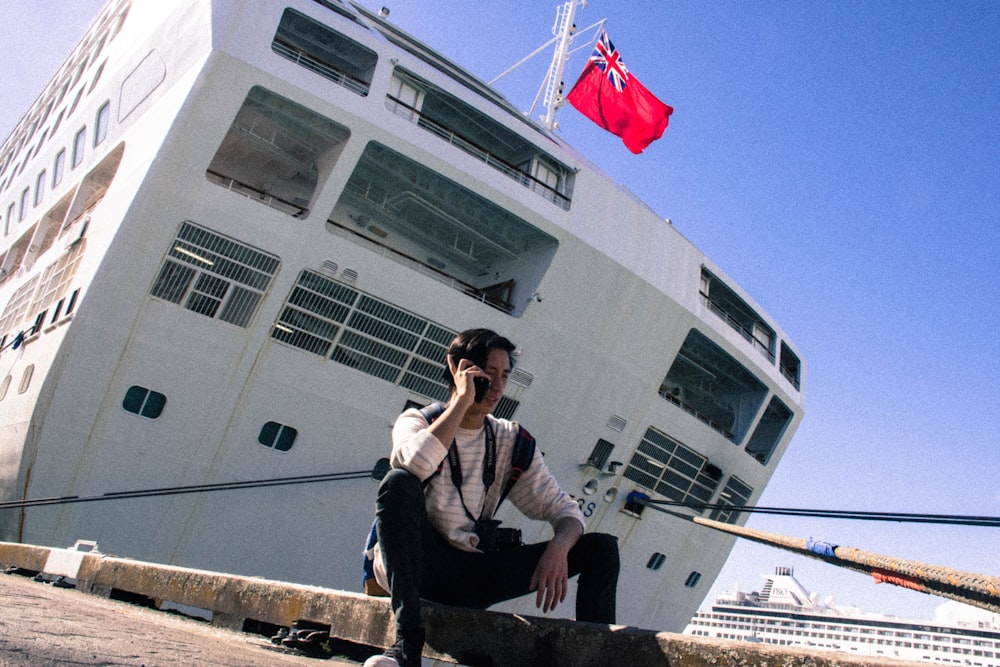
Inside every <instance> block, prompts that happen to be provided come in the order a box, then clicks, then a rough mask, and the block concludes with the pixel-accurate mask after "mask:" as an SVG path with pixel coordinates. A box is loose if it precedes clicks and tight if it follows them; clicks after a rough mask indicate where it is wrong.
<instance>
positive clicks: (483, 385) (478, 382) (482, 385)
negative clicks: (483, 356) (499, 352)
mask: <svg viewBox="0 0 1000 667" xmlns="http://www.w3.org/2000/svg"><path fill="white" fill-rule="evenodd" d="M472 383H473V385H475V387H476V403H481V402H482V401H483V399H484V398H486V392H487V391H489V390H490V384H492V383H491V382H490V381H489V379H488V378H484V377H474V378H472Z"/></svg>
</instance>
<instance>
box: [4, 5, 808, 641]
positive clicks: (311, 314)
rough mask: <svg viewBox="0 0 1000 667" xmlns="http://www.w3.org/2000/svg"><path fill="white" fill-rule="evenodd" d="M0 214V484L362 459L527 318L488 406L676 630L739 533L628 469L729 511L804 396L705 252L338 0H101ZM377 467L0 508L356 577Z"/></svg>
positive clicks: (163, 554) (216, 474) (159, 543)
mask: <svg viewBox="0 0 1000 667" xmlns="http://www.w3.org/2000/svg"><path fill="white" fill-rule="evenodd" d="M0 226H2V230H3V238H2V246H0V254H2V261H0V271H2V277H0V281H2V282H0V307H2V308H3V310H2V313H0V348H2V351H0V373H2V376H0V500H3V501H17V500H24V499H36V498H54V497H60V498H62V497H69V496H79V497H91V496H95V495H102V494H107V493H115V492H123V491H133V490H137V489H169V488H177V487H182V486H190V485H199V484H224V483H229V482H237V481H245V480H262V479H274V478H288V477H305V476H309V475H314V474H316V473H339V472H347V471H366V470H371V469H372V468H373V466H374V465H375V463H376V461H377V460H378V459H379V458H381V457H383V456H385V455H386V454H387V453H388V449H389V430H390V427H391V424H392V422H393V420H394V418H395V416H396V415H397V414H398V413H399V412H400V411H402V410H403V409H404V408H406V407H407V406H409V405H413V404H426V403H428V402H431V401H434V400H443V399H446V388H445V386H444V384H443V382H442V380H441V368H442V367H443V365H444V350H445V348H446V346H447V344H448V342H449V341H450V339H451V338H452V337H453V336H454V334H455V333H456V332H457V331H460V330H462V329H465V328H468V327H472V326H485V327H489V328H492V329H495V330H497V331H500V332H502V333H503V334H504V335H507V336H508V337H510V338H511V339H512V340H513V341H514V342H515V343H517V344H518V345H519V351H518V355H517V364H516V367H515V369H514V372H513V375H512V377H511V381H510V383H509V385H508V389H507V395H506V396H505V398H504V400H503V402H502V404H501V406H500V407H499V408H498V414H499V416H503V417H508V418H512V419H516V420H518V421H520V422H522V423H524V424H525V425H526V426H528V427H529V428H530V429H531V431H532V433H533V434H534V435H535V436H536V438H537V439H538V442H539V446H540V448H541V449H542V450H543V451H544V452H545V454H546V463H547V465H548V466H549V467H550V469H552V470H553V472H554V473H555V474H556V476H557V477H558V478H559V479H560V481H561V483H562V484H563V486H564V488H566V489H567V491H569V492H570V493H572V494H574V495H575V497H577V498H578V500H579V502H580V504H581V506H582V507H583V510H584V514H585V515H586V517H587V520H588V529H590V530H601V531H605V532H611V533H614V534H616V535H617V536H618V537H619V539H620V542H621V546H622V562H623V576H622V582H621V585H620V588H619V619H620V621H621V622H623V623H628V624H633V625H639V626H645V627H655V628H659V629H667V630H680V629H681V628H683V627H684V624H685V623H686V622H687V621H688V619H689V618H690V617H691V614H692V613H693V612H694V611H695V609H696V608H697V606H698V604H699V603H700V602H701V599H702V598H703V596H704V594H705V591H706V590H708V588H709V586H710V585H711V582H712V581H713V580H714V579H715V577H716V575H717V574H718V571H719V569H720V568H721V567H722V565H723V563H724V562H725V559H726V556H727V555H728V553H729V550H730V548H731V546H732V542H733V539H734V538H732V537H729V536H726V535H721V534H714V533H710V532H708V531H707V530H706V529H704V528H700V527H698V526H695V525H694V524H692V523H691V522H690V521H688V520H686V519H685V516H693V515H694V514H696V513H697V512H698V511H697V510H686V509H681V510H678V513H679V514H680V515H681V516H677V517H675V516H669V515H666V514H662V513H657V512H653V511H650V510H647V511H643V510H644V507H643V506H642V504H641V503H635V502H634V498H635V496H634V494H633V493H632V492H633V491H634V492H638V493H644V494H647V495H649V496H652V497H654V498H667V499H670V500H676V501H685V500H691V501H695V502H699V503H714V504H718V505H720V506H721V507H719V508H717V509H714V510H711V511H707V510H706V511H704V512H703V514H705V515H706V516H711V518H715V519H719V520H723V521H735V522H740V523H742V522H743V521H744V520H745V515H742V516H741V515H740V513H739V507H740V506H741V505H747V504H752V503H753V502H754V501H755V500H756V499H757V498H758V497H759V495H760V493H761V492H762V490H763V488H764V486H765V485H766V483H767V481H768V479H769V478H770V477H771V475H772V473H773V471H774V468H775V465H776V464H777V462H778V460H779V459H780V458H781V455H782V454H783V453H784V451H785V449H786V448H787V446H788V444H789V442H790V440H791V437H792V434H793V433H794V431H795V429H796V427H797V426H798V424H799V422H800V420H801V419H802V415H803V389H804V383H805V364H804V362H803V361H802V359H801V356H800V354H799V352H798V351H797V349H796V348H795V346H794V344H793V343H792V342H791V341H790V340H789V339H788V337H787V336H786V335H785V333H784V332H783V331H782V329H781V328H780V327H779V326H778V324H777V323H776V322H774V321H773V320H772V318H771V317H770V316H768V315H767V314H766V313H765V312H764V311H763V310H762V309H761V308H760V307H759V306H758V305H757V304H756V303H755V302H754V301H753V299H752V298H751V297H750V296H749V295H748V294H746V293H745V292H744V291H743V290H742V289H741V288H740V287H739V286H737V285H736V284H735V283H734V282H733V281H732V280H731V279H730V278H729V277H728V276H727V275H726V273H725V272H724V271H723V270H722V269H721V268H719V267H717V266H715V265H714V264H713V263H712V262H711V260H710V259H709V258H707V257H706V256H705V255H704V254H703V253H701V252H700V251H699V250H698V249H697V248H695V247H694V246H692V245H691V244H690V243H689V242H688V241H687V240H686V239H684V237H683V236H682V235H681V234H680V233H679V232H678V231H677V230H676V229H674V227H673V226H672V225H671V224H669V222H668V221H665V220H664V219H663V218H661V217H660V216H658V215H657V214H656V213H655V212H654V211H652V210H651V209H650V208H648V207H647V206H645V205H644V204H643V203H641V202H639V201H637V200H636V199H635V198H634V196H632V195H631V194H629V193H628V192H627V191H626V190H625V189H624V188H622V187H620V186H618V185H617V184H615V183H614V182H612V181H611V180H610V179H609V178H608V177H607V176H606V175H604V174H603V173H601V172H600V171H599V170H597V169H596V168H595V167H594V166H593V165H591V164H590V163H589V162H588V161H587V160H586V159H585V158H584V157H582V156H581V155H579V154H578V153H576V152H575V151H574V150H572V149H571V148H570V147H569V146H567V145H565V144H564V142H562V141H561V140H560V138H559V137H558V136H556V135H554V134H552V133H551V132H549V131H547V130H546V129H544V128H543V127H542V126H540V125H538V124H537V123H535V122H533V121H532V120H530V119H529V118H527V117H526V116H525V115H524V114H522V113H520V112H519V111H517V110H516V109H515V108H514V107H513V106H512V105H511V104H510V103H508V102H507V101H506V100H505V99H504V98H503V97H502V96H501V95H500V94H499V93H497V92H496V91H495V90H493V89H492V88H490V87H489V86H487V85H486V84H484V83H483V82H481V81H480V80H479V79H477V78H476V77H474V76H473V75H471V74H469V73H468V72H466V71H464V70H463V69H461V68H460V67H459V66H457V65H455V64H454V63H452V62H450V61H448V60H447V59H445V58H444V57H443V56H441V55H440V54H438V53H437V52H435V51H434V50H433V49H432V48H430V47H428V46H426V45H424V44H422V43H420V42H419V41H417V40H416V39H414V38H413V37H411V36H409V35H407V34H405V33H404V32H402V31H401V30H399V29H398V28H397V27H396V26H394V25H392V24H391V23H390V22H388V20H387V19H386V18H385V17H381V16H379V15H378V14H376V13H373V12H370V11H369V10H367V9H365V8H364V7H363V6H360V5H358V4H348V3H341V2H339V0H316V1H312V0H285V1H273V0H266V1H263V0H254V1H253V2H250V1H240V0H171V1H165V0H111V2H109V3H108V4H107V5H106V6H105V7H104V9H103V10H102V12H101V13H100V15H99V16H98V17H97V19H96V20H95V22H94V23H93V24H92V25H91V27H90V29H89V30H88V32H87V33H86V34H85V35H84V37H83V39H82V40H81V41H80V43H79V44H78V46H77V47H76V49H75V50H74V51H73V53H72V54H71V55H70V57H69V58H68V59H67V61H66V63H65V64H64V66H63V67H62V68H61V69H60V70H59V71H58V72H57V73H56V75H55V77H54V78H53V79H52V81H51V82H50V84H49V85H48V87H47V88H46V89H45V90H44V91H43V93H42V94H41V95H40V96H39V98H38V99H37V100H35V102H34V103H33V104H32V105H31V106H30V108H29V109H28V111H27V113H26V114H25V116H24V117H23V119H22V120H21V122H20V123H19V124H18V125H17V126H16V127H15V128H13V130H12V131H11V133H10V135H9V136H8V138H7V140H6V142H5V143H4V144H3V147H2V149H0ZM375 489H376V483H375V482H374V481H373V480H372V479H370V478H368V479H352V480H344V481H337V482H324V483H312V484H294V485H290V484H282V485H275V486H268V487H264V488H255V489H252V490H230V491H215V492H210V493H209V492H205V493H198V494H190V493H185V494H166V493H165V494H164V495H159V496H155V497H147V498H131V499H128V500H123V499H117V500H115V499H109V500H106V501H101V502H87V503H72V502H67V503H65V504H59V505H51V506H40V507H19V508H13V509H0V539H3V540H9V541H22V542H28V543H37V544H45V545H53V546H66V545H69V544H72V543H73V542H74V541H76V540H77V539H87V540H93V541H96V542H97V543H98V544H99V546H100V548H101V549H102V550H103V551H105V552H107V553H114V554H118V555H123V556H130V557H135V558H140V559H144V560H152V561H159V562H164V563H172V564H178V565H184V566H190V567H198V568H204V569H211V570H221V571H227V572H233V573H239V574H249V575H261V576H266V577H270V578H276V579H284V580H291V581H297V582H303V583H310V584H317V585H323V586H330V587H336V588H344V589H348V590H356V589H357V588H358V587H359V585H360V584H359V582H360V570H359V567H360V565H359V563H360V556H359V554H360V549H361V545H362V542H363V539H364V535H365V532H366V530H367V527H368V526H369V525H370V522H371V517H372V511H373V504H374V494H375ZM507 511H508V512H510V509H509V508H508V509H507ZM500 518H502V519H504V520H505V521H507V522H511V521H515V519H516V517H514V516H513V515H512V514H507V515H504V516H501V517H500ZM524 527H526V528H527V526H524ZM547 534H548V533H547V530H546V528H545V527H544V526H541V527H531V528H529V529H528V530H526V531H525V539H532V540H537V539H544V538H545V537H546V536H547ZM518 605H524V606H523V608H522V607H519V606H518ZM507 608H511V609H520V610H523V611H525V612H527V613H535V610H534V607H533V605H531V604H530V603H525V602H515V603H512V605H510V606H509V607H507ZM567 609H568V610H572V605H571V604H567V605H563V606H561V607H560V608H559V613H567V612H566V610H567ZM569 613H571V611H570V612H569Z"/></svg>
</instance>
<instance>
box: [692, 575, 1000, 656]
mask: <svg viewBox="0 0 1000 667" xmlns="http://www.w3.org/2000/svg"><path fill="white" fill-rule="evenodd" d="M819 597H820V596H819V595H817V594H816V593H809V591H807V590H806V589H805V588H804V587H803V586H802V584H800V583H799V581H798V580H797V579H796V578H795V573H794V571H793V569H792V568H790V567H777V568H775V571H774V574H773V575H768V576H766V577H765V583H764V585H763V586H762V587H761V590H760V591H755V592H752V593H744V592H741V591H739V590H737V591H735V592H731V593H723V594H722V595H720V597H719V598H718V599H717V600H715V602H714V603H713V604H712V606H711V609H710V610H709V611H699V612H698V613H697V614H696V615H695V616H694V618H692V619H691V623H690V624H689V625H688V626H687V628H685V630H684V634H687V635H694V636H697V637H713V638H717V639H732V640H739V641H751V642H761V643H765V644H774V645H778V646H793V647H799V648H805V649H809V650H813V649H816V650H823V651H840V652H843V653H850V654H852V655H856V656H863V657H867V658H872V659H876V660H878V659H883V658H885V659H888V658H893V659H900V660H907V661H917V662H933V663H937V664H942V665H970V666H972V667H1000V615H997V614H995V613H991V612H988V611H985V610H983V609H978V608H975V607H970V606H968V605H964V604H961V603H959V602H955V601H948V602H945V603H943V604H941V605H940V606H938V607H937V609H936V611H935V614H934V619H933V620H916V619H906V618H900V617H898V616H887V615H882V614H872V613H865V612H864V611H862V610H861V609H858V608H856V607H842V606H838V605H837V604H836V601H835V600H834V599H833V598H832V597H830V598H827V599H826V600H825V601H823V602H821V601H820V599H819Z"/></svg>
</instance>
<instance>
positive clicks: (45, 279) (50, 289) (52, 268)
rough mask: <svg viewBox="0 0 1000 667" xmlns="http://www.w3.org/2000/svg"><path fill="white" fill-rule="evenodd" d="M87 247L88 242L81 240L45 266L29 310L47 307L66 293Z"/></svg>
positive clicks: (33, 310)
mask: <svg viewBox="0 0 1000 667" xmlns="http://www.w3.org/2000/svg"><path fill="white" fill-rule="evenodd" d="M85 248H86V242H85V240H81V241H80V242H79V243H75V244H73V245H72V246H70V248H69V249H68V250H67V251H66V252H64V253H63V254H62V255H61V256H60V257H59V259H57V260H56V261H54V262H52V263H51V264H49V265H48V266H47V267H45V271H43V272H42V278H41V284H40V285H39V287H38V292H37V294H36V296H35V299H34V301H32V303H31V307H30V308H29V309H28V312H38V311H39V310H42V309H47V308H48V307H49V306H51V305H52V304H53V303H56V302H57V301H59V300H60V299H62V298H63V297H64V296H65V295H66V292H67V291H69V283H70V281H71V280H72V279H73V276H74V275H76V270H77V267H79V265H80V259H81V258H82V257H83V252H84V249H85Z"/></svg>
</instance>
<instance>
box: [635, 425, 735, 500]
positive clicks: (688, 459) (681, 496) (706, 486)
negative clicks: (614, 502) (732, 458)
mask: <svg viewBox="0 0 1000 667" xmlns="http://www.w3.org/2000/svg"><path fill="white" fill-rule="evenodd" d="M624 477H625V479H630V480H632V481H633V482H635V483H636V484H638V485H639V486H642V487H643V488H646V489H649V490H651V491H655V492H656V493H659V494H660V495H662V496H664V497H665V498H667V499H669V500H673V501H676V502H682V503H684V502H690V503H693V504H694V505H698V504H699V503H707V502H708V501H709V500H710V499H711V497H712V494H714V493H715V489H716V488H718V486H719V482H720V481H722V471H721V470H719V468H718V467H717V466H715V465H712V464H711V463H710V462H709V461H708V459H707V458H705V457H704V456H702V455H701V454H698V453H697V452H695V451H694V450H693V449H689V448H687V447H685V446H684V445H682V444H680V443H679V442H677V441H676V440H674V439H673V438H671V437H669V436H667V435H665V434H664V433H661V432H660V431H657V430H656V429H654V428H652V427H650V428H649V429H648V430H647V431H646V434H645V435H644V436H643V438H642V442H640V443H639V446H638V447H637V448H636V451H635V454H633V455H632V460H631V461H629V464H628V467H627V468H626V469H625V474H624Z"/></svg>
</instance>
